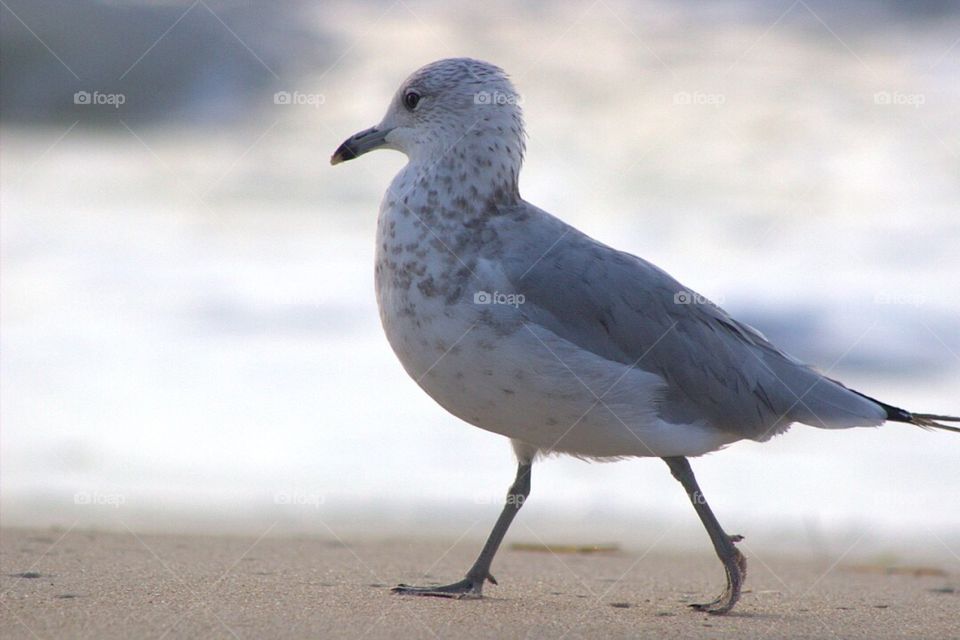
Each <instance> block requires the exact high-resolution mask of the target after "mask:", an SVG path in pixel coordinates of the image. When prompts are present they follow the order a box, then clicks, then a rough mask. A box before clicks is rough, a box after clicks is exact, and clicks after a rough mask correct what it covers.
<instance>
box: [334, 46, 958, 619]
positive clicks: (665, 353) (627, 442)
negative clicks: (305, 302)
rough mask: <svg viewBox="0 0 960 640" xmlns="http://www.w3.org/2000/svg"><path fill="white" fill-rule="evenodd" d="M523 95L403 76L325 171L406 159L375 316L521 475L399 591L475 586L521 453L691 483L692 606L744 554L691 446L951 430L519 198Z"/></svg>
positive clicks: (389, 209) (467, 65)
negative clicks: (805, 357)
mask: <svg viewBox="0 0 960 640" xmlns="http://www.w3.org/2000/svg"><path fill="white" fill-rule="evenodd" d="M520 102H521V100H520V98H519V95H518V94H517V92H516V90H515V89H514V86H513V84H512V82H511V81H510V79H509V78H508V76H507V75H506V73H505V72H504V71H503V70H502V69H500V68H499V67H497V66H495V65H492V64H490V63H487V62H482V61H479V60H474V59H470V58H451V59H445V60H439V61H437V62H433V63H431V64H428V65H426V66H424V67H422V68H421V69H419V70H417V71H415V72H414V73H413V74H412V75H411V76H410V77H408V78H407V79H406V80H405V81H404V82H403V83H402V84H401V86H400V89H399V90H398V91H397V93H396V94H395V95H394V97H393V99H392V100H391V101H390V105H389V108H388V109H387V113H386V115H385V116H384V117H383V119H382V120H381V122H380V124H378V125H376V126H374V127H371V128H369V129H366V130H363V131H360V132H359V133H357V134H355V135H353V136H351V137H350V138H348V139H347V140H346V141H344V142H343V144H341V145H340V146H339V148H337V150H336V151H335V152H334V154H333V156H332V157H331V159H330V162H331V164H334V165H336V164H339V163H341V162H344V161H347V160H352V159H354V158H357V157H359V156H361V155H363V154H365V153H367V152H369V151H373V150H375V149H393V150H396V151H400V152H402V153H403V154H405V155H406V156H407V159H408V162H407V164H406V165H405V166H404V167H403V169H401V170H400V172H399V173H398V174H397V175H396V177H395V178H394V179H393V181H392V182H391V183H390V186H389V188H388V189H387V192H386V194H385V196H384V198H383V201H382V203H381V205H380V212H379V217H378V222H377V240H376V242H377V246H376V263H375V284H376V296H377V303H378V306H379V311H380V319H381V321H382V324H383V329H384V331H385V333H386V336H387V339H388V341H389V343H390V346H391V347H392V348H393V351H394V352H395V353H396V355H397V357H398V358H399V360H400V362H401V364H402V365H403V367H404V369H405V370H406V372H407V373H408V374H409V375H410V377H412V378H413V379H414V380H415V381H416V382H417V384H418V385H420V387H421V388H422V389H423V390H424V391H426V393H427V394H429V395H430V397H432V398H433V399H434V400H435V401H436V402H437V403H438V404H440V406H442V407H443V408H444V409H446V410H447V411H449V412H450V413H452V414H453V415H454V416H456V417H458V418H460V419H461V420H464V421H465V422H468V423H470V424H472V425H475V426H477V427H480V428H481V429H485V430H487V431H491V432H493V433H497V434H500V435H503V436H506V437H508V438H509V439H510V441H511V443H512V445H513V450H514V452H515V454H516V458H517V474H516V478H515V479H514V481H513V484H512V486H511V487H510V489H509V491H508V493H507V499H506V502H505V505H504V507H503V511H502V512H501V514H500V517H499V519H498V520H497V522H496V524H495V525H494V527H493V530H492V531H491V533H490V536H489V538H488V539H487V541H486V544H485V545H484V546H483V549H482V551H481V552H480V555H479V557H478V558H477V560H476V562H475V563H474V564H473V566H472V567H471V568H470V569H469V571H467V574H466V576H465V577H464V578H463V580H460V581H459V582H455V583H453V584H448V585H444V586H422V587H416V586H409V585H405V584H401V585H399V586H397V587H394V589H393V591H394V592H395V593H398V594H405V595H420V596H438V597H447V598H480V597H482V591H483V586H484V583H485V582H486V581H490V582H491V583H492V584H497V582H496V580H495V579H494V578H493V576H492V575H491V573H490V567H491V564H492V562H493V559H494V556H495V554H496V552H497V549H498V548H499V546H500V543H501V542H502V540H503V537H504V535H505V534H506V532H507V529H508V528H509V526H510V523H511V522H512V521H513V519H514V516H516V514H517V512H518V511H519V510H520V508H521V506H522V505H523V503H524V502H525V501H526V499H527V497H528V496H529V494H530V476H531V470H532V467H533V462H534V461H535V460H537V459H539V458H542V457H543V456H546V455H551V454H569V455H573V456H576V457H578V458H582V459H587V460H615V459H622V458H629V457H658V458H661V459H663V461H664V462H666V464H667V466H668V468H669V469H670V472H671V474H672V475H673V476H674V477H675V478H676V479H677V480H678V481H679V482H680V484H681V485H682V486H683V489H684V490H685V491H686V494H687V497H688V498H689V500H690V502H691V504H692V505H693V508H694V509H695V511H696V513H697V515H698V516H699V518H700V520H701V521H702V523H703V526H704V528H705V529H706V532H707V534H708V535H709V537H710V540H711V542H712V543H713V547H714V550H715V551H716V554H717V556H718V557H719V559H720V561H721V562H722V564H723V568H724V570H725V572H726V587H725V588H724V590H723V592H722V593H721V594H720V595H719V596H718V597H717V598H715V599H713V600H712V601H710V602H706V603H703V604H695V605H691V606H692V607H694V608H695V609H697V610H701V611H706V612H709V613H713V614H723V613H726V612H728V611H730V610H731V609H732V608H733V607H734V605H735V604H736V603H737V600H738V599H739V597H740V592H741V588H742V586H743V581H744V578H745V576H746V568H747V564H746V558H745V557H744V556H743V555H742V554H741V553H740V551H739V550H738V549H737V548H736V546H735V544H736V543H737V542H739V541H740V540H741V539H742V536H739V535H728V534H727V533H726V532H725V531H724V529H723V528H722V527H721V526H720V523H719V522H718V521H717V518H716V517H715V516H714V514H713V511H712V510H711V509H710V507H709V505H708V504H707V501H706V499H705V497H704V494H703V492H702V491H701V490H700V487H699V485H698V484H697V480H696V478H695V477H694V474H693V470H692V468H691V466H690V462H689V460H688V458H690V457H696V456H700V455H703V454H705V453H708V452H711V451H716V450H718V449H721V448H723V447H725V446H726V445H729V444H731V443H733V442H736V441H738V440H744V439H750V440H755V441H760V442H764V441H767V440H769V439H770V438H772V437H773V436H775V435H778V434H781V433H784V432H785V431H786V430H787V429H788V428H789V427H790V426H791V424H793V423H802V424H805V425H810V426H813V427H819V428H822V429H846V428H850V427H863V426H867V427H876V426H879V425H881V424H883V423H884V422H886V421H894V422H903V423H907V424H911V425H916V426H919V427H924V428H936V429H946V430H950V431H956V432H960V427H956V426H950V425H946V424H943V423H944V422H960V418H958V417H956V416H942V415H932V414H924V413H913V412H910V411H906V410H904V409H899V408H897V407H895V406H893V405H889V404H885V403H883V402H880V401H879V400H875V399H874V398H871V397H869V396H867V395H865V394H863V393H860V392H858V391H854V390H853V389H851V388H849V387H847V386H845V385H843V384H842V383H840V382H838V381H837V380H833V379H831V378H829V377H827V376H826V375H824V374H822V373H819V372H817V371H816V370H815V369H814V368H812V367H810V366H808V365H806V364H804V363H802V362H800V361H798V360H796V359H794V358H793V357H791V356H789V355H787V354H786V353H784V352H783V351H781V350H780V349H778V348H777V347H776V346H774V345H773V344H771V343H770V341H768V340H767V339H766V338H765V337H764V336H763V334H761V333H760V332H759V331H757V330H756V329H754V328H752V327H750V326H748V325H746V324H744V323H742V322H738V321H737V320H735V319H734V318H732V317H731V316H730V315H729V314H727V313H726V312H725V311H724V310H723V309H721V308H720V307H718V306H717V305H715V304H713V303H712V302H710V301H709V300H707V299H706V298H704V297H703V296H701V295H699V294H698V293H696V292H695V291H694V290H692V289H689V288H687V287H685V286H683V285H682V284H680V283H679V282H677V281H676V280H675V279H673V278H672V277H671V276H670V275H668V274H667V273H666V272H664V271H663V270H661V269H659V268H658V267H656V266H654V265H653V264H651V263H649V262H647V261H645V260H643V259H641V258H638V257H636V256H634V255H631V254H629V253H626V252H623V251H618V250H617V249H614V248H612V247H609V246H607V245H605V244H603V243H601V242H598V241H597V240H594V239H593V238H591V237H589V236H588V235H586V234H584V233H582V232H581V231H578V230H577V229H575V228H574V227H572V226H570V225H568V224H566V223H564V222H563V221H562V220H560V219H559V218H556V217H554V216H553V215H551V214H549V213H547V212H546V211H543V210H542V209H539V208H537V207H536V206H534V205H532V204H530V203H529V202H526V201H525V200H524V199H523V198H522V197H521V196H520V191H519V174H520V167H521V165H522V163H523V158H524V152H525V149H526V135H525V132H524V124H523V114H522V110H521V107H520Z"/></svg>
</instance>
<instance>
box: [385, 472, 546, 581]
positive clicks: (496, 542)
mask: <svg viewBox="0 0 960 640" xmlns="http://www.w3.org/2000/svg"><path fill="white" fill-rule="evenodd" d="M532 468H533V464H532V463H531V462H520V463H519V465H518V466H517V477H516V479H515V480H514V481H513V485H512V486H511V487H510V490H509V491H508V492H507V499H506V503H505V504H504V505H503V511H502V512H500V517H499V518H498V519H497V523H496V524H495V525H493V531H491V532H490V537H488V538H487V542H486V544H484V545H483V550H482V551H481V552H480V555H479V556H478V557H477V561H476V562H474V563H473V566H472V567H471V568H470V570H469V571H468V572H467V575H466V577H465V578H464V579H463V580H461V581H460V582H454V583H453V584H448V585H444V586H437V587H411V586H410V585H406V584H400V585H397V586H396V587H394V588H393V589H391V591H393V593H399V594H402V595H414V596H434V597H438V598H480V597H483V593H482V592H483V583H484V582H485V581H486V580H489V581H490V582H492V583H493V584H497V581H496V580H494V578H493V576H492V575H490V565H491V564H492V563H493V557H494V556H495V555H496V554H497V549H498V548H500V543H501V542H502V541H503V537H504V536H505V535H506V533H507V529H509V528H510V523H511V522H513V518H514V516H516V515H517V512H518V511H520V507H522V506H523V503H524V501H525V500H526V499H527V496H529V495H530V470H531V469H532Z"/></svg>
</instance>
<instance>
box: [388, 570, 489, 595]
mask: <svg viewBox="0 0 960 640" xmlns="http://www.w3.org/2000/svg"><path fill="white" fill-rule="evenodd" d="M487 579H488V580H490V581H491V582H492V583H493V584H497V583H496V581H495V580H493V576H491V575H488V576H487ZM390 591H391V593H396V594H399V595H404V596H430V597H433V598H452V599H454V600H476V599H479V598H482V597H483V581H482V580H481V581H479V582H477V581H475V580H473V579H471V578H464V579H463V580H461V581H460V582H454V583H453V584H447V585H443V586H436V587H414V586H411V585H408V584H398V585H397V586H395V587H393V588H392V589H390Z"/></svg>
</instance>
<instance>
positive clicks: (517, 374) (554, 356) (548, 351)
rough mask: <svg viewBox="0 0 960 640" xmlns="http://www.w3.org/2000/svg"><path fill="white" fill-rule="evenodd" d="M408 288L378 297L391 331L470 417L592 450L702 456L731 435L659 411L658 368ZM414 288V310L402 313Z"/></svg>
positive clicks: (402, 354) (440, 393)
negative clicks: (667, 418)
mask: <svg viewBox="0 0 960 640" xmlns="http://www.w3.org/2000/svg"><path fill="white" fill-rule="evenodd" d="M410 291H413V293H410ZM410 291H408V292H407V295H403V296H394V295H392V294H391V293H387V294H386V295H381V298H380V304H381V317H382V318H383V323H384V329H385V330H386V334H387V338H388V340H389V341H390V344H391V346H392V347H393V350H394V351H395V352H396V354H397V356H398V357H399V359H400V361H401V363H402V364H403V366H404V368H405V369H406V371H407V373H408V374H409V375H410V376H411V377H412V378H413V379H414V380H415V381H416V382H417V383H418V384H419V385H420V386H421V387H422V388H423V389H424V390H425V391H426V392H427V393H428V394H429V395H430V396H431V397H432V398H433V399H434V400H436V401H437V402H438V403H439V404H440V405H441V406H443V407H444V408H446V409H447V410H448V411H449V412H450V413H452V414H454V415H455V416H457V417H459V418H461V419H462V420H465V421H466V422H469V423H470V424H473V425H475V426H477V427H480V428H482V429H486V430H488V431H492V432H495V433H499V434H501V435H504V436H507V437H510V438H514V439H517V440H520V441H523V442H526V443H528V444H531V445H533V446H535V447H537V448H538V449H540V450H542V451H545V452H551V451H555V452H562V453H571V454H574V455H581V456H586V457H615V456H671V455H700V454H703V453H706V452H708V451H713V450H715V449H717V448H719V447H721V446H723V445H724V444H727V443H728V442H730V441H731V440H730V439H729V438H724V437H723V436H722V435H720V434H719V433H718V432H716V431H715V430H712V429H708V428H705V427H703V426H700V425H675V424H669V423H665V422H663V421H662V420H660V419H659V417H658V416H657V415H656V409H655V398H656V397H657V395H658V393H659V392H660V390H661V388H662V380H661V379H660V378H659V377H658V376H656V375H654V374H651V373H647V372H645V371H642V370H640V369H635V368H633V369H631V368H628V367H626V366H624V365H622V364H619V363H616V362H611V361H609V360H606V359H604V358H600V357H598V356H596V355H594V354H592V353H589V352H587V351H584V350H582V349H580V348H579V347H577V346H576V345H573V344H571V343H569V342H567V341H566V340H563V339H561V338H559V337H558V336H556V335H555V334H553V333H552V332H550V331H547V330H545V329H543V328H542V327H540V326H538V325H534V324H530V323H525V322H523V320H522V315H521V312H520V310H519V309H515V308H513V307H509V306H500V305H479V304H472V303H470V302H461V303H458V304H453V305H447V304H445V303H444V301H442V300H440V299H438V298H426V297H424V296H422V295H420V294H419V292H418V291H416V290H415V289H414V288H411V290H410ZM381 294H383V292H382V291H381ZM410 296H413V297H414V298H415V300H414V301H413V302H414V306H415V308H416V309H417V313H416V314H415V315H410V314H409V313H405V312H403V311H402V310H403V309H408V308H409V303H410V302H411V300H410ZM484 312H486V313H484ZM491 315H494V316H495V317H497V318H498V320H499V319H502V318H504V317H505V316H509V317H510V318H511V321H508V322H507V323H506V324H507V325H508V326H510V325H512V330H511V331H509V332H504V331H503V327H504V323H501V322H497V323H494V324H491V323H490V316H491Z"/></svg>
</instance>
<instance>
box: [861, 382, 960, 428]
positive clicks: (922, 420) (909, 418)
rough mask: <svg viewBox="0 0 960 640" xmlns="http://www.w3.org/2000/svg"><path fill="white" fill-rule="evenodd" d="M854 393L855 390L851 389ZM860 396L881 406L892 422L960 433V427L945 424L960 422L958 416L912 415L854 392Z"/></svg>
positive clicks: (904, 410)
mask: <svg viewBox="0 0 960 640" xmlns="http://www.w3.org/2000/svg"><path fill="white" fill-rule="evenodd" d="M850 391H853V389H850ZM853 392H854V393H855V394H857V395H858V396H862V397H864V398H866V399H867V400H870V401H871V402H876V403H877V404H878V405H880V406H881V407H882V408H883V410H884V411H886V412H887V420H889V421H890V422H904V423H906V424H912V425H916V426H918V427H920V428H922V429H943V430H944V431H953V432H956V433H960V427H955V426H953V425H949V424H943V423H944V422H960V417H958V416H941V415H937V414H935V413H911V412H910V411H907V410H906V409H901V408H899V407H894V406H892V405H889V404H886V403H883V402H880V401H879V400H877V399H876V398H871V397H870V396H868V395H866V394H863V393H860V392H859V391H853Z"/></svg>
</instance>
